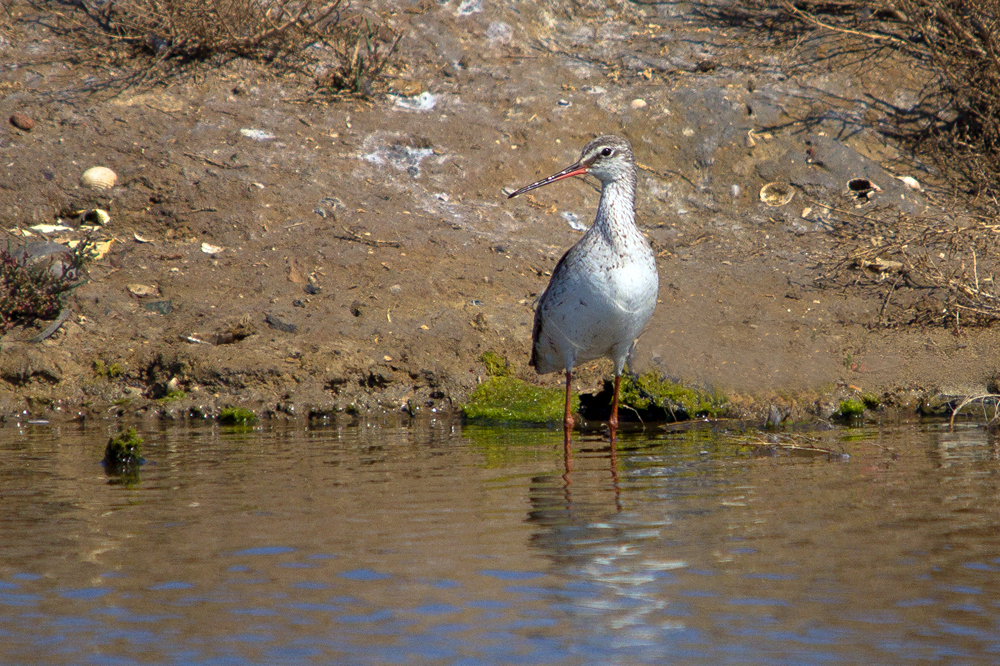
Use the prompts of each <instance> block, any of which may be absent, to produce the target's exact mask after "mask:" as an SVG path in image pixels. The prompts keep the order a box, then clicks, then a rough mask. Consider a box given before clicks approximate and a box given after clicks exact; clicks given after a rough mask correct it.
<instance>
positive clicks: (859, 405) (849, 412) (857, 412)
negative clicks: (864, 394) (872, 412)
mask: <svg viewBox="0 0 1000 666" xmlns="http://www.w3.org/2000/svg"><path fill="white" fill-rule="evenodd" d="M864 413H865V403H864V401H862V400H859V399H857V398H848V399H847V400H841V401H840V409H838V410H837V414H836V415H837V416H839V417H841V418H844V419H860V418H861V417H862V415H863V414H864Z"/></svg>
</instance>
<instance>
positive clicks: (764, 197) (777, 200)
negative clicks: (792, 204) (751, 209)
mask: <svg viewBox="0 0 1000 666" xmlns="http://www.w3.org/2000/svg"><path fill="white" fill-rule="evenodd" d="M794 198H795V190H794V189H792V186H791V185H789V184H788V183H768V184H766V185H765V186H764V187H762V188H760V200H761V201H763V202H764V203H766V204H767V205H768V206H784V205H785V204H786V203H788V202H789V201H791V200H792V199H794Z"/></svg>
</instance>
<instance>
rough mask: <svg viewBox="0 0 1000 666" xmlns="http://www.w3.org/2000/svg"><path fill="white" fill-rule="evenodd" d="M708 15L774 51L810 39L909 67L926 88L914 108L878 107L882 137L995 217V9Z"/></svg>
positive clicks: (998, 60) (886, 6)
mask: <svg viewBox="0 0 1000 666" xmlns="http://www.w3.org/2000/svg"><path fill="white" fill-rule="evenodd" d="M717 14H718V16H719V17H722V18H724V19H725V20H727V21H728V22H730V23H733V24H735V23H737V22H742V24H743V25H745V26H747V27H751V28H755V29H756V30H758V31H762V32H764V33H766V34H767V35H768V36H770V37H771V38H772V39H775V40H778V41H782V42H787V41H789V40H791V39H794V38H797V37H800V36H801V34H802V33H803V32H807V31H820V32H825V33H827V34H835V35H838V36H839V37H841V38H843V39H845V40H847V41H848V42H850V43H851V44H852V46H848V47H845V48H844V51H845V52H846V51H849V50H851V49H854V52H855V53H856V56H857V57H858V58H859V59H860V58H865V57H867V58H872V57H875V56H876V55H877V54H879V53H881V52H883V51H884V50H885V49H891V50H894V51H896V52H902V53H905V54H908V55H909V56H911V57H912V58H914V59H915V61H919V62H920V64H921V65H922V66H926V68H927V69H928V71H929V72H931V73H932V75H933V80H931V81H928V85H927V88H926V89H925V91H924V96H923V98H922V100H921V102H920V104H919V105H918V107H917V108H914V109H893V108H891V105H889V104H888V103H885V104H882V105H881V108H883V109H884V110H887V111H888V112H889V113H890V114H891V117H890V118H889V119H888V120H889V122H890V123H894V125H895V127H894V128H893V129H886V128H884V127H883V128H882V129H883V131H885V132H886V133H889V134H895V135H896V136H897V138H899V139H901V140H902V141H904V142H905V143H908V144H909V145H910V147H911V148H912V149H913V150H914V152H915V153H916V154H918V155H919V156H920V157H922V158H923V159H926V160H928V161H929V162H931V163H932V164H934V165H935V166H936V167H937V168H938V170H939V172H940V174H941V175H942V176H943V177H945V178H946V179H948V180H950V181H951V182H952V184H953V185H955V186H956V188H957V189H959V190H961V191H964V192H967V193H970V194H972V195H974V196H980V195H982V196H983V197H984V198H983V199H982V201H981V203H984V204H986V205H988V206H989V207H990V208H991V210H992V211H993V212H995V211H996V210H1000V0H875V2H864V1H862V0H797V1H794V2H793V1H792V0H777V1H775V0H738V2H737V3H736V4H735V5H734V6H729V7H727V8H726V9H725V10H720V11H719V12H718V13H717Z"/></svg>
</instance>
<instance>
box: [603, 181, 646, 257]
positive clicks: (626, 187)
mask: <svg viewBox="0 0 1000 666" xmlns="http://www.w3.org/2000/svg"><path fill="white" fill-rule="evenodd" d="M594 230H595V232H599V233H600V234H601V235H603V236H604V237H605V238H607V240H608V242H609V243H611V244H612V245H619V244H621V243H623V242H626V239H627V237H628V236H629V235H632V234H635V233H638V229H637V227H636V226H635V179H634V178H622V179H619V180H613V181H611V182H608V183H604V184H603V187H602V188H601V202H600V203H599V204H598V205H597V219H596V220H595V221H594Z"/></svg>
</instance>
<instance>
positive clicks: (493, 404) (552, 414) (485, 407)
mask: <svg viewBox="0 0 1000 666" xmlns="http://www.w3.org/2000/svg"><path fill="white" fill-rule="evenodd" d="M565 396H566V392H565V390H564V389H562V388H551V389H547V388H541V387H538V386H534V385H532V384H528V383H527V382H524V381H522V380H520V379H516V378H514V377H490V378H489V379H487V380H486V381H485V382H483V383H482V384H480V385H479V386H477V387H476V390H475V391H473V392H472V395H471V396H469V402H468V403H467V404H465V405H463V406H462V414H464V415H465V417H466V418H468V419H485V420H490V421H527V422H529V423H552V422H559V421H562V419H563V409H564V402H563V401H564V400H565ZM572 400H573V403H572V405H571V408H572V410H573V411H574V412H576V411H577V410H578V409H579V408H580V398H579V396H577V395H576V394H573V397H572Z"/></svg>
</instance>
